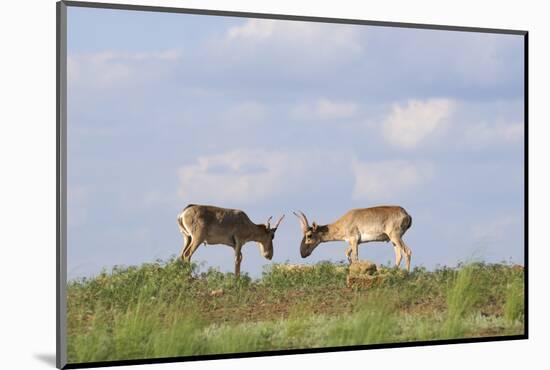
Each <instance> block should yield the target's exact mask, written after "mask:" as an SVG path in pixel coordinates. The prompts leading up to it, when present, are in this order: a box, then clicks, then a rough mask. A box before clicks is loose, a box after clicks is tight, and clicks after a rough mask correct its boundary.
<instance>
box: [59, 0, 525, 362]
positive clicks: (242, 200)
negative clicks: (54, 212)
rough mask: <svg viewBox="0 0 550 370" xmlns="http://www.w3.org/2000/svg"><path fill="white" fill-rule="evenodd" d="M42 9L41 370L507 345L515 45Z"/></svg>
mask: <svg viewBox="0 0 550 370" xmlns="http://www.w3.org/2000/svg"><path fill="white" fill-rule="evenodd" d="M57 5H58V7H57V10H58V18H57V19H58V24H57V26H58V65H57V67H58V71H57V72H58V87H57V89H58V90H57V93H58V101H57V106H58V148H57V149H58V224H57V226H58V230H57V233H58V256H57V257H58V281H57V283H58V311H57V314H58V316H57V323H58V335H57V348H58V353H57V361H58V362H57V366H58V367H60V368H77V367H91V366H101V365H123V364H142V363H156V362H159V363H160V362H172V361H188V360H204V359H212V358H236V357H250V356H272V355H282V354H295V353H313V352H327V351H349V350H364V349H373V348H386V347H403V346H418V345H436V344H450V343H463V342H479V341H489V340H510V339H525V338H527V306H526V304H527V289H526V288H527V281H526V279H527V252H528V249H527V233H526V230H527V202H526V200H527V177H526V174H527V93H526V91H527V90H526V86H527V63H526V61H527V32H526V31H515V30H494V29H483V28H463V27H459V26H434V25H420V24H405V23H385V22H379V21H376V22H374V21H368V20H348V19H332V18H314V17H302V16H286V15H275V14H252V13H237V12H226V11H214V10H196V9H177V8H160V7H144V6H134V5H119V4H117V5H114V4H100V3H80V2H70V1H68V2H60V3H58V4H57ZM395 351H397V352H398V351H399V349H395Z"/></svg>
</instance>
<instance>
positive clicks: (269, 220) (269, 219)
mask: <svg viewBox="0 0 550 370" xmlns="http://www.w3.org/2000/svg"><path fill="white" fill-rule="evenodd" d="M272 218H273V216H269V218H268V219H267V222H266V223H265V226H266V227H267V228H268V229H269V223H270V222H271V219H272Z"/></svg>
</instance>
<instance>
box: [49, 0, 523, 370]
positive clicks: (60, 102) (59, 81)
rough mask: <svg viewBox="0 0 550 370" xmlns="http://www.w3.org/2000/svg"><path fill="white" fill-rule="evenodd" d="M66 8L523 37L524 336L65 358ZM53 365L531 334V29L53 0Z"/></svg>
mask: <svg viewBox="0 0 550 370" xmlns="http://www.w3.org/2000/svg"><path fill="white" fill-rule="evenodd" d="M67 7H84V8H96V9H111V10H133V11H148V12H163V13H182V14H198V15H210V16H225V17H239V18H259V19H279V20H292V21H306V22H321V23H339V24H355V25H367V26H380V27H397V28H416V29H428V30H440V31H461V32H477V33H496V34H509V35H520V36H523V37H524V124H523V126H524V142H523V144H524V153H523V154H524V260H525V261H524V262H525V266H524V307H525V311H524V333H523V334H522V335H509V336H490V337H479V338H461V339H442V340H433V341H415V342H396V343H381V344H369V345H355V346H345V347H323V348H303V349H292V350H273V351H258V352H242V353H226V354H215V355H198V356H176V357H162V358H144V359H128V360H114V361H98V362H83V363H67V342H66V340H67V338H66V328H67V322H66V311H67V310H66V281H67V255H66V252H67V241H66V235H67V208H66V207H67V192H66V189H67V151H66V150H67V136H66V132H67ZM56 57H57V60H56V90H57V91H56V130H57V133H56V175H57V182H56V211H57V212H56V241H57V249H56V268H57V273H56V293H57V297H56V303H57V307H56V367H57V368H58V369H78V368H94V367H107V366H123V365H143V364H159V363H173V362H189V361H205V360H220V359H233V358H249V357H266V356H283V355H295V354H313V353H325V352H342V351H358V350H367V349H383V348H404V347H420V346H433V345H446V344H466V343H483V342H499V341H509V340H522V339H528V338H529V320H528V318H529V289H528V287H529V269H528V265H529V248H528V241H529V237H528V233H529V178H528V175H529V145H528V144H529V140H528V137H529V32H528V31H526V30H511V29H498V28H482V27H467V26H466V27H461V26H450V25H439V24H438V25H434V24H422V23H404V22H385V21H372V20H359V19H347V18H328V17H315V16H301V15H285V14H269V13H252V12H239V11H226V10H213V9H192V8H175V7H163V6H147V5H132V4H112V3H99V2H83V1H63V0H62V1H58V2H57V3H56Z"/></svg>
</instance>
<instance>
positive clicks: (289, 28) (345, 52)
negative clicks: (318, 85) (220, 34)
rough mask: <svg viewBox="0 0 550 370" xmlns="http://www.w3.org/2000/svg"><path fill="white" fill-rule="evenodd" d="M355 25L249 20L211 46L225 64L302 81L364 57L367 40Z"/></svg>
mask: <svg viewBox="0 0 550 370" xmlns="http://www.w3.org/2000/svg"><path fill="white" fill-rule="evenodd" d="M360 35H361V33H360V32H358V28H357V27H356V26H352V25H343V24H323V23H316V22H294V21H286V20H270V19H250V20H247V21H245V22H244V23H243V24H242V25H240V26H235V27H231V28H230V29H229V30H228V31H227V33H226V35H225V38H224V39H223V40H220V41H219V42H215V43H214V44H213V45H212V50H213V51H214V55H219V56H220V57H221V56H223V58H224V62H225V63H226V64H230V65H231V64H233V65H234V64H236V65H245V66H248V65H249V64H251V63H253V64H254V65H255V66H258V65H261V66H270V70H271V72H270V73H274V72H273V71H275V72H280V73H282V74H297V75H299V76H301V77H302V78H303V77H304V75H309V74H312V73H313V71H317V70H320V69H321V70H325V68H326V67H327V66H330V65H334V64H336V65H341V63H343V62H345V61H348V60H353V59H354V58H357V57H359V56H360V55H361V54H362V51H363V49H364V40H362V39H361V38H360Z"/></svg>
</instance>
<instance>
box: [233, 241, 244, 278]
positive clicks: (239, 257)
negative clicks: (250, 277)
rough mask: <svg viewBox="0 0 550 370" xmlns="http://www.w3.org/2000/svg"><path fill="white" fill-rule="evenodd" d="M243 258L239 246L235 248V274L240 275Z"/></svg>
mask: <svg viewBox="0 0 550 370" xmlns="http://www.w3.org/2000/svg"><path fill="white" fill-rule="evenodd" d="M242 260H243V254H242V253H241V247H237V248H235V276H237V277H238V276H240V275H241V261H242Z"/></svg>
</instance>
